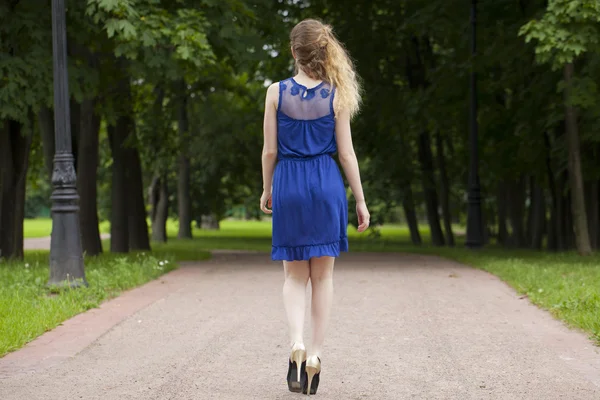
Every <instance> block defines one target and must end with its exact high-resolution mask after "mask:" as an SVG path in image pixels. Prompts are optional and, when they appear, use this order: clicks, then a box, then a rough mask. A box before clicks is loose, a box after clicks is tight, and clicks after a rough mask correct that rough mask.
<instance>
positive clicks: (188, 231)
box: [177, 81, 192, 239]
mask: <svg viewBox="0 0 600 400" xmlns="http://www.w3.org/2000/svg"><path fill="white" fill-rule="evenodd" d="M178 125H179V140H180V148H179V151H180V153H179V177H178V178H179V179H178V183H177V201H178V204H177V208H178V213H179V233H178V235H177V237H179V238H180V239H191V237H192V201H191V195H190V159H189V156H188V135H189V133H188V115H187V88H186V83H185V82H184V81H181V82H180V103H179V121H178Z"/></svg>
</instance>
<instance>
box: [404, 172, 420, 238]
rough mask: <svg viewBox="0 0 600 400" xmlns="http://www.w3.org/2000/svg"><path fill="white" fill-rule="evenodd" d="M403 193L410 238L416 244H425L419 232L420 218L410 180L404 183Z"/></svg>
mask: <svg viewBox="0 0 600 400" xmlns="http://www.w3.org/2000/svg"><path fill="white" fill-rule="evenodd" d="M402 195H403V196H402V208H403V209H404V216H405V217H406V223H407V224H408V229H409V230H410V240H411V241H412V243H413V244H414V245H417V246H420V245H421V244H423V240H422V239H421V233H420V232H419V220H418V219H417V213H416V212H415V202H414V199H413V193H412V188H411V186H410V183H409V182H406V183H405V184H404V185H403V187H402Z"/></svg>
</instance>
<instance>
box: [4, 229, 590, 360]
mask: <svg viewBox="0 0 600 400" xmlns="http://www.w3.org/2000/svg"><path fill="white" fill-rule="evenodd" d="M50 225H51V223H50V220H35V221H28V222H26V226H25V229H26V231H25V235H26V237H40V236H47V234H49V231H50ZM108 228H109V226H108V225H107V224H104V225H102V227H101V230H102V231H104V232H108V231H109V229H108ZM29 229H31V231H30V230H29ZM167 230H168V234H169V236H170V237H175V236H176V235H177V223H176V222H175V221H169V223H168V226H167ZM44 232H48V233H46V234H42V233H44ZM193 234H194V239H192V240H176V239H170V240H169V241H168V243H166V244H158V243H154V244H153V252H152V253H151V254H132V255H127V256H122V255H111V254H105V255H102V256H100V257H96V258H88V259H86V274H87V277H88V281H89V282H90V287H89V288H87V289H83V290H76V291H66V292H64V293H61V294H60V295H59V296H49V292H48V289H46V288H45V286H44V284H45V282H46V281H47V279H48V276H47V275H48V264H47V258H48V253H47V252H27V255H26V260H25V261H24V262H11V263H6V262H3V263H0V356H1V355H3V354H5V353H6V352H8V351H11V350H14V349H16V348H19V347H21V346H22V345H24V344H25V343H26V342H27V341H29V340H31V339H33V338H35V337H36V336H38V335H40V334H41V333H43V332H44V331H46V330H49V329H52V328H53V327H55V326H56V325H58V324H59V323H60V322H62V321H64V320H65V319H68V318H70V317H71V316H73V315H75V314H77V313H79V312H82V311H85V310H87V309H89V308H91V307H95V306H97V305H98V304H100V302H102V301H103V300H105V299H107V298H110V297H113V296H115V295H117V294H118V293H119V292H121V291H122V290H126V289H129V288H132V287H135V286H138V285H141V284H143V283H145V282H147V281H149V280H151V279H154V278H156V277H158V276H159V275H161V274H162V273H164V272H166V271H167V270H169V269H170V268H173V267H174V265H175V264H176V261H180V260H188V259H189V260H194V259H204V258H207V254H208V253H207V252H206V251H207V250H211V249H239V250H257V251H269V250H270V245H271V224H270V222H268V221H262V222H259V221H252V222H247V221H243V222H241V221H223V222H222V223H221V229H220V230H219V231H204V230H199V229H194V230H193ZM421 235H422V237H423V241H424V243H425V244H424V245H423V246H413V245H412V244H410V240H409V232H408V229H407V228H406V227H404V226H394V225H391V226H385V227H382V228H381V229H380V236H379V237H375V236H373V235H372V234H369V233H362V234H359V233H357V232H356V230H355V229H354V228H352V227H350V228H349V229H348V236H349V241H350V251H366V252H373V251H376V252H408V253H422V254H431V255H438V256H442V257H446V258H449V259H453V260H456V261H458V262H461V263H464V264H467V265H470V266H473V267H475V268H479V269H482V270H485V271H488V272H490V273H492V274H495V275H497V276H498V277H500V278H501V279H502V280H504V281H505V282H507V283H508V284H509V285H511V286H512V287H514V288H515V289H516V290H517V292H518V293H520V294H525V295H527V297H528V298H529V299H530V300H531V301H532V302H533V303H534V304H536V305H538V306H540V307H542V308H544V309H547V310H549V311H550V312H551V313H552V314H553V315H555V316H556V317H557V318H560V319H562V320H563V321H565V322H566V323H567V324H569V325H570V326H573V327H576V328H579V329H582V330H584V331H585V332H587V333H588V334H589V335H590V337H591V338H592V339H593V340H595V342H596V343H598V344H600V256H598V255H594V256H592V257H580V256H578V255H577V254H575V253H561V254H554V253H544V252H534V251H525V250H507V249H501V248H498V247H493V246H491V247H489V248H485V249H482V250H477V251H471V250H468V249H465V248H464V242H463V238H462V237H460V236H459V237H457V242H458V245H457V247H456V248H436V247H433V246H431V245H430V235H429V232H428V231H427V230H423V231H422V232H421ZM108 244H109V242H108V241H105V250H106V249H108ZM164 260H167V261H169V262H168V263H167V264H165V263H164ZM160 261H163V265H162V267H163V269H162V270H161V269H159V268H157V265H158V266H160Z"/></svg>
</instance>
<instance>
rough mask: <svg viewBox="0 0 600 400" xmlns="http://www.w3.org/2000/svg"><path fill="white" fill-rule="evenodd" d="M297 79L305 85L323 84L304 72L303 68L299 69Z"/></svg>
mask: <svg viewBox="0 0 600 400" xmlns="http://www.w3.org/2000/svg"><path fill="white" fill-rule="evenodd" d="M295 79H296V80H297V81H299V82H300V83H302V84H304V83H308V84H313V83H320V82H321V81H320V80H318V79H315V78H312V77H311V76H310V75H308V74H307V73H306V72H304V70H302V68H298V73H297V74H296V76H295Z"/></svg>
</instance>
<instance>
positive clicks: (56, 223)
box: [48, 0, 87, 287]
mask: <svg viewBox="0 0 600 400" xmlns="http://www.w3.org/2000/svg"><path fill="white" fill-rule="evenodd" d="M52 54H53V64H54V135H55V138H54V140H55V143H56V150H55V154H54V169H53V171H52V185H53V187H54V190H53V192H52V196H51V199H52V236H51V239H50V281H49V282H48V284H49V285H58V286H69V287H78V286H87V281H86V279H85V272H84V267H83V252H82V249H81V235H80V231H79V203H78V202H79V196H78V195H77V186H76V181H77V178H76V175H75V167H74V165H73V154H72V153H71V125H70V121H71V119H70V112H69V81H68V73H67V30H66V14H65V0H52Z"/></svg>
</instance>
